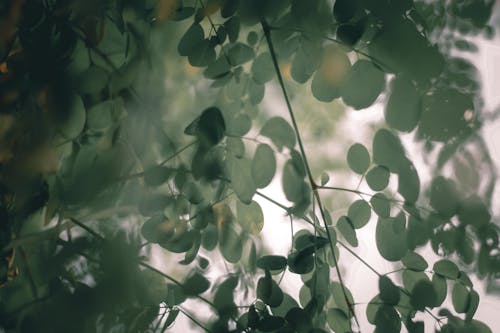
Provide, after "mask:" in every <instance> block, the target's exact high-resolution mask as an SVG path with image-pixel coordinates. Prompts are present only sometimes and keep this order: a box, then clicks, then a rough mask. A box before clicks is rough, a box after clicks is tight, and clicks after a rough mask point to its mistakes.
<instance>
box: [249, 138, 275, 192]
mask: <svg viewBox="0 0 500 333" xmlns="http://www.w3.org/2000/svg"><path fill="white" fill-rule="evenodd" d="M275 173H276V158H275V157H274V152H273V150H272V149H271V147H269V145H267V144H259V145H258V146H257V150H256V151H255V156H254V158H253V160H252V177H253V181H254V183H255V186H256V187H257V188H264V187H266V186H267V185H269V184H270V183H271V181H272V179H273V177H274V174H275Z"/></svg>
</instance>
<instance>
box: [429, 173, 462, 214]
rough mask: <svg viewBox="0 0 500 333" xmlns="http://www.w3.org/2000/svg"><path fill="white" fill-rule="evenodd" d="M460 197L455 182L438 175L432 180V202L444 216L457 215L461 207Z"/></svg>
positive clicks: (433, 206)
mask: <svg viewBox="0 0 500 333" xmlns="http://www.w3.org/2000/svg"><path fill="white" fill-rule="evenodd" d="M459 203H460V197H459V194H458V191H457V188H456V185H455V183H454V182H453V181H452V180H450V179H447V178H444V177H442V176H438V177H436V178H434V179H433V180H432V184H431V194H430V204H431V206H432V208H434V209H435V210H436V211H437V212H439V213H440V214H441V215H442V216H443V217H444V218H449V217H452V216H453V215H455V214H456V213H457V211H458V209H459Z"/></svg>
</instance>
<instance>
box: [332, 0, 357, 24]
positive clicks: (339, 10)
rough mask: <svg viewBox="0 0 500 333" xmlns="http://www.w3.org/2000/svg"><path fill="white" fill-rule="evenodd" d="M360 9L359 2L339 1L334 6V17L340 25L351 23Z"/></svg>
mask: <svg viewBox="0 0 500 333" xmlns="http://www.w3.org/2000/svg"><path fill="white" fill-rule="evenodd" d="M358 9H360V7H359V3H358V1H357V0H337V1H335V5H334V6H333V16H334V17H335V20H336V21H337V22H339V23H346V22H348V21H350V20H351V19H352V18H353V16H354V14H355V13H356V12H357V11H358Z"/></svg>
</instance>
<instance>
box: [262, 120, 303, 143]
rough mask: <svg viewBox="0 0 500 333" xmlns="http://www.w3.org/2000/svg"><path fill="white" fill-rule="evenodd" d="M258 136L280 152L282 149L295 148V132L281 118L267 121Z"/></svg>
mask: <svg viewBox="0 0 500 333" xmlns="http://www.w3.org/2000/svg"><path fill="white" fill-rule="evenodd" d="M260 134H261V135H263V136H265V137H268V138H269V139H271V140H272V141H273V143H274V144H275V145H276V147H277V148H278V149H279V150H280V151H281V150H282V149H283V147H288V148H290V149H293V148H294V147H295V132H294V130H293V129H292V127H291V126H290V124H288V122H287V121H286V120H285V119H283V118H281V117H273V118H271V119H269V120H268V121H267V122H266V124H265V125H264V127H262V130H261V131H260Z"/></svg>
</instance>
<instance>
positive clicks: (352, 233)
mask: <svg viewBox="0 0 500 333" xmlns="http://www.w3.org/2000/svg"><path fill="white" fill-rule="evenodd" d="M337 229H338V230H339V231H340V233H341V234H342V236H344V238H345V239H346V241H347V242H348V243H349V244H351V246H354V247H356V246H358V238H357V237H356V230H354V227H353V225H352V223H351V221H350V220H349V218H348V217H347V216H342V217H341V218H340V219H339V220H338V222H337Z"/></svg>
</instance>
